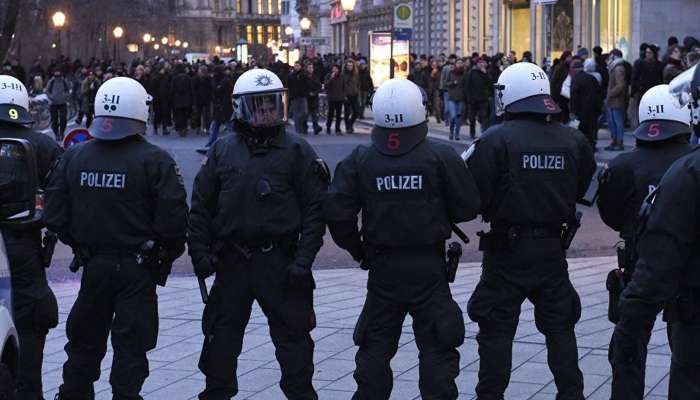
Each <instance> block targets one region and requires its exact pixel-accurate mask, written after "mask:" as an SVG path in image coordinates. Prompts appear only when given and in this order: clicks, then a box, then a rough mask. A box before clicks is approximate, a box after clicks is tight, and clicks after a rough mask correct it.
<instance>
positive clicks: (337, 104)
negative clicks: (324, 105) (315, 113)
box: [326, 101, 343, 131]
mask: <svg viewBox="0 0 700 400" xmlns="http://www.w3.org/2000/svg"><path fill="white" fill-rule="evenodd" d="M342 110H343V102H342V101H329V102H328V116H327V117H326V129H328V130H330V129H331V124H332V123H333V118H335V130H336V131H340V118H341V117H340V113H341V111H342Z"/></svg>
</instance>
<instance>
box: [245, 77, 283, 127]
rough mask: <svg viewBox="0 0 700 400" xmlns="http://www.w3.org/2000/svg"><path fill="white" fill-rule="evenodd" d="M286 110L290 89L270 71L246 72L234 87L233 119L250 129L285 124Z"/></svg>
mask: <svg viewBox="0 0 700 400" xmlns="http://www.w3.org/2000/svg"><path fill="white" fill-rule="evenodd" d="M287 107H288V97H287V89H285V88H284V86H283V85H282V81H281V80H280V78H278V77H277V75H275V73H274V72H272V71H269V70H267V69H258V68H256V69H251V70H248V71H246V72H244V73H243V74H242V75H241V76H240V77H239V78H238V80H237V81H236V84H235V85H234V87H233V119H234V120H236V121H238V122H240V123H242V124H244V125H246V126H248V127H250V128H253V129H255V128H269V127H275V126H282V125H284V124H285V123H286V122H287Z"/></svg>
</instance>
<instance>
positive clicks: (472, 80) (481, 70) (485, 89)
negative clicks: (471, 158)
mask: <svg viewBox="0 0 700 400" xmlns="http://www.w3.org/2000/svg"><path fill="white" fill-rule="evenodd" d="M487 67H488V59H486V58H484V57H480V58H478V59H477V62H476V67H475V68H472V69H471V70H470V71H469V74H468V75H467V84H466V85H465V90H466V92H467V93H468V96H467V93H465V98H468V99H469V136H470V137H471V138H472V139H474V138H475V137H476V120H477V117H478V119H479V125H480V127H481V133H484V132H485V131H486V129H488V127H489V98H490V97H491V95H492V94H493V83H492V82H491V77H490V76H489V74H488V71H487Z"/></svg>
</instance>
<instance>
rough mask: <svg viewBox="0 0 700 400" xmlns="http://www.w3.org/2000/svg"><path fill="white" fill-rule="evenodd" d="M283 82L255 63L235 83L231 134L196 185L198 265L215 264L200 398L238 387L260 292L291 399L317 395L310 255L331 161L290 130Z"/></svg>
mask: <svg viewBox="0 0 700 400" xmlns="http://www.w3.org/2000/svg"><path fill="white" fill-rule="evenodd" d="M287 104H288V97H287V90H286V89H285V88H284V87H283V86H282V82H281V81H280V80H279V78H278V77H277V75H275V74H274V73H272V72H270V71H268V70H263V69H252V70H249V71H247V72H245V73H244V74H242V75H241V76H240V77H239V78H238V80H237V81H236V84H235V86H234V89H233V106H234V129H235V132H236V133H235V134H233V135H230V136H227V137H225V138H222V139H219V140H218V141H216V142H215V143H214V144H213V145H212V146H211V148H210V149H209V152H208V153H207V156H206V157H205V158H204V161H203V164H202V167H201V169H200V170H199V172H198V174H197V177H196V178H195V182H194V188H193V192H192V209H191V223H190V231H189V232H190V238H189V242H188V244H189V245H188V248H189V253H190V256H191V257H192V263H193V265H194V270H195V273H196V275H197V276H198V277H199V278H200V279H201V278H206V277H207V276H209V275H211V274H213V273H216V278H215V281H214V286H213V288H212V290H211V294H210V295H209V301H208V302H207V305H206V307H205V309H204V315H203V317H202V319H203V321H202V326H203V332H204V336H205V340H204V345H203V348H202V354H201V357H200V360H199V369H200V370H201V371H202V372H203V373H204V375H205V376H206V388H205V389H204V391H203V392H201V393H200V394H199V398H200V399H203V400H207V399H230V398H231V397H233V396H235V395H236V393H238V382H237V379H236V368H237V364H238V356H239V355H240V353H241V346H242V344H243V334H244V332H245V328H246V325H247V324H248V319H249V318H250V313H251V306H252V304H253V300H257V302H258V304H259V305H260V307H261V308H262V310H263V312H264V313H265V315H266V316H267V317H268V322H269V325H270V335H271V336H272V341H273V343H274V345H275V350H276V351H275V354H276V356H277V361H278V362H279V364H280V367H281V370H282V379H281V382H280V387H281V388H282V391H283V392H284V394H285V395H286V396H287V397H288V398H290V399H317V398H318V396H317V394H316V391H315V390H314V388H313V385H312V382H311V378H312V376H313V371H314V366H313V349H314V342H313V340H312V339H311V335H310V332H311V330H312V329H313V328H314V327H315V325H316V321H315V314H314V312H313V289H314V287H315V284H314V280H313V276H312V273H311V265H312V263H313V261H314V258H315V257H316V253H317V252H318V250H319V249H320V247H321V244H322V242H323V234H324V232H325V224H324V222H323V215H322V209H321V206H322V204H321V198H322V195H323V194H324V193H325V192H326V188H327V185H328V179H329V178H328V170H327V167H326V166H325V163H323V161H322V160H321V159H319V158H318V156H317V155H316V153H315V152H314V150H313V149H312V148H311V146H310V145H309V144H308V143H307V142H306V141H304V140H303V139H301V138H300V137H299V136H297V135H293V134H289V133H287V132H285V123H286V121H287Z"/></svg>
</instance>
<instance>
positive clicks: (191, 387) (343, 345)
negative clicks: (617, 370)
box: [44, 257, 670, 400]
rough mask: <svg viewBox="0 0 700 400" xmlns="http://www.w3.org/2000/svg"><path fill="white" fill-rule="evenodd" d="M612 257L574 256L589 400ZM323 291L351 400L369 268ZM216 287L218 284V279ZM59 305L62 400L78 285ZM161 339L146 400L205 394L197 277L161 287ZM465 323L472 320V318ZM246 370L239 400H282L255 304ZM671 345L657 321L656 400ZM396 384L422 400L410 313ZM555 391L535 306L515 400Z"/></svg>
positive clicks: (105, 390) (463, 386) (319, 338)
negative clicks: (68, 326)
mask: <svg viewBox="0 0 700 400" xmlns="http://www.w3.org/2000/svg"><path fill="white" fill-rule="evenodd" d="M613 262H614V259H613V258H612V257H596V258H578V259H572V260H570V264H569V271H570V274H571V277H572V279H573V282H574V285H575V287H576V289H577V290H578V292H579V294H580V296H581V302H582V304H583V313H582V317H581V321H580V322H579V324H578V325H577V327H576V332H577V336H578V344H579V357H580V366H581V369H582V370H583V373H584V378H585V394H586V396H587V398H589V399H596V400H603V399H608V398H609V396H610V367H609V364H608V361H607V345H608V342H609V340H610V335H611V333H612V325H611V324H610V323H609V322H608V321H607V314H606V313H607V308H606V307H607V305H606V303H607V297H608V296H607V292H606V291H605V286H604V280H605V275H606V273H607V272H608V270H609V269H610V268H611V267H612V265H613ZM479 273H480V267H479V264H477V263H468V264H463V265H462V266H461V268H460V271H459V274H458V278H457V281H456V283H455V284H453V285H452V291H453V294H454V296H455V298H456V299H457V301H458V303H459V305H460V306H461V307H462V309H465V307H466V302H467V299H468V298H469V296H470V295H471V293H472V291H473V289H474V287H475V285H476V283H477V281H478V277H479ZM315 275H316V280H317V284H318V289H317V290H316V292H315V304H316V314H317V319H318V327H317V328H316V329H315V330H314V331H313V332H312V334H313V337H314V339H315V340H316V350H315V365H316V372H315V375H314V382H315V387H316V389H317V390H318V392H319V396H320V398H321V399H322V400H326V399H328V400H333V399H350V397H351V395H352V391H353V390H354V389H355V382H354V380H353V378H352V372H353V369H354V361H353V360H354V355H355V351H356V347H355V346H354V345H353V343H352V331H353V327H354V324H355V321H356V320H357V317H358V315H359V314H360V311H361V309H362V304H363V301H364V296H365V293H366V289H365V284H366V277H367V274H366V272H364V271H362V270H360V269H358V268H351V269H326V270H321V271H316V273H315ZM209 285H210V286H211V281H210V282H209ZM51 286H52V287H53V289H54V290H55V292H56V295H57V297H58V299H59V305H60V320H61V324H60V325H59V327H58V328H56V329H54V330H53V331H51V333H50V335H49V338H48V342H47V345H46V349H45V360H44V388H45V391H46V393H45V397H46V398H47V399H48V398H53V394H54V393H55V392H56V389H57V386H58V385H59V384H60V379H61V365H62V363H63V362H64V361H65V358H66V356H65V352H64V351H63V345H64V344H65V342H66V338H65V320H66V317H67V315H68V312H69V310H70V307H71V306H72V304H73V302H74V301H75V298H76V295H77V290H78V283H77V282H75V281H72V282H61V283H52V284H51ZM159 289H160V290H159V305H160V335H159V338H158V347H157V348H156V349H155V350H154V351H152V352H151V353H150V354H149V359H150V361H151V375H150V377H149V378H148V380H147V381H146V384H145V386H144V388H143V394H144V397H145V399H147V400H156V399H157V400H166V399H167V400H170V399H173V400H181V399H182V400H185V399H194V398H195V397H194V396H196V394H197V393H198V392H199V391H200V390H201V389H202V388H203V376H202V375H201V374H200V373H199V371H198V370H197V360H198V357H199V351H200V349H201V345H202V334H201V323H200V317H201V314H202V308H203V306H202V304H200V298H199V291H198V289H197V282H196V280H195V279H194V278H193V277H175V278H172V279H171V280H170V281H169V282H168V286H167V287H166V288H159ZM464 317H465V321H469V319H468V317H467V316H466V313H465V315H464ZM466 332H467V334H466V335H467V338H466V341H465V343H464V345H463V346H462V347H461V348H460V353H461V360H460V367H461V372H460V375H459V378H458V379H457V384H458V387H459V392H460V399H471V398H473V397H474V387H475V384H476V379H477V371H478V365H479V362H478V354H477V347H476V341H475V339H474V336H475V335H476V332H477V326H476V324H474V323H473V322H468V323H467V324H466ZM243 350H244V352H243V354H242V355H241V360H240V364H239V371H238V373H239V377H240V381H239V382H240V389H241V392H240V394H239V395H238V396H237V397H236V399H245V398H249V399H282V398H284V396H283V395H282V393H281V391H280V389H279V387H278V381H279V377H280V372H279V368H278V366H277V362H276V361H275V358H274V348H273V346H272V343H271V340H270V337H269V334H268V328H267V325H266V320H265V317H264V316H263V314H262V312H261V311H260V309H259V308H258V307H257V306H256V307H255V308H254V311H253V316H252V318H251V320H250V324H249V325H248V330H247V335H246V337H245V341H244V345H243ZM669 354H670V353H669V349H668V346H667V343H666V338H665V326H664V325H663V323H660V322H657V325H656V327H655V329H654V335H653V336H652V339H651V346H650V354H649V357H648V360H647V382H646V386H647V390H646V392H647V394H648V396H647V398H648V399H663V398H665V395H666V391H667V385H668V366H669V362H670V357H669ZM111 360H112V351H111V348H110V350H109V352H108V354H107V357H106V358H105V360H104V362H103V363H102V371H103V373H102V377H101V379H100V381H99V382H98V383H97V385H96V387H95V390H96V392H98V394H97V397H96V398H97V399H98V400H99V399H111V393H110V389H109V385H108V383H107V382H108V379H109V368H110V363H111ZM392 368H393V370H394V377H395V384H394V390H393V395H392V399H400V400H405V399H414V398H418V395H419V392H418V382H417V381H418V354H417V351H416V346H415V342H414V338H413V334H412V330H411V320H410V317H408V318H407V319H406V321H405V323H404V329H403V335H402V337H401V340H400V349H399V352H398V354H397V356H396V357H395V358H394V360H393V362H392ZM555 393H556V390H555V386H554V384H553V382H552V375H551V373H550V372H549V370H548V368H547V365H546V351H545V346H544V337H543V336H542V335H541V334H539V333H538V332H537V330H536V328H535V324H534V322H533V307H532V305H531V304H529V303H526V304H524V305H523V311H522V314H521V318H520V326H519V328H518V332H517V334H516V342H515V345H514V358H513V375H512V379H511V384H510V386H509V388H508V392H507V393H506V399H509V400H511V399H554V398H555Z"/></svg>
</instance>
